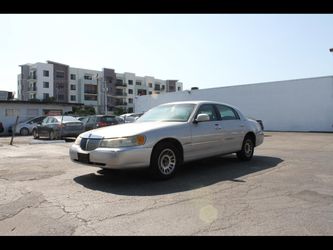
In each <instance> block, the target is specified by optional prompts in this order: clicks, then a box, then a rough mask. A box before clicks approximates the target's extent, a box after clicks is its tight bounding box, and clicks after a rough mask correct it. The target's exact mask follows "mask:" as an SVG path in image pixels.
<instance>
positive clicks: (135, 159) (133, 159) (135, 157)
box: [69, 101, 264, 179]
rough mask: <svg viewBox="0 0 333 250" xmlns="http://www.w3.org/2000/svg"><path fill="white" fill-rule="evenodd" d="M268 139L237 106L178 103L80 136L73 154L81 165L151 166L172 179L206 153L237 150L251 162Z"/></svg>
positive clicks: (164, 177) (164, 105)
mask: <svg viewBox="0 0 333 250" xmlns="http://www.w3.org/2000/svg"><path fill="white" fill-rule="evenodd" d="M263 140H264V133H263V131H262V129H261V127H260V125H259V124H258V123H257V122H256V121H254V120H250V119H248V118H246V117H245V116H244V115H243V114H242V113H241V112H240V111H239V110H238V109H237V108H235V107H232V106H230V105H227V104H222V103H217V102H208V101H188V102H175V103H167V104H163V105H159V106H157V107H155V108H152V109H151V110H149V111H148V112H146V113H145V114H144V115H142V116H141V117H140V118H139V119H138V120H137V121H136V122H134V123H127V124H121V125H118V126H110V127H105V128H100V129H95V130H92V131H88V132H85V133H82V134H80V135H79V136H78V137H77V139H76V141H75V143H74V144H73V145H72V146H71V148H70V151H69V155H70V158H71V160H72V161H74V162H76V163H83V164H89V165H91V166H97V167H101V168H106V169H125V168H140V167H147V168H148V170H149V172H150V173H151V174H152V175H153V176H154V177H157V178H160V179H167V178H170V177H172V176H174V174H175V173H176V170H177V169H178V167H179V166H180V165H181V164H182V163H184V162H189V161H193V160H198V159H202V158H206V157H211V156H216V155H222V154H230V153H236V154H237V157H238V158H239V159H240V160H245V161H248V160H250V159H251V158H252V156H253V152H254V148H255V147H256V146H258V145H260V144H262V143H263Z"/></svg>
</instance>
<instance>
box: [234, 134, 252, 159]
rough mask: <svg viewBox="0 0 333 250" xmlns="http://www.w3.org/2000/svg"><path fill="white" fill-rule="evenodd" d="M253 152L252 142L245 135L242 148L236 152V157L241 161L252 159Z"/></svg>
mask: <svg viewBox="0 0 333 250" xmlns="http://www.w3.org/2000/svg"><path fill="white" fill-rule="evenodd" d="M253 153H254V142H253V140H252V139H251V138H250V137H248V136H247V137H245V139H244V141H243V146H242V150H241V151H239V152H237V157H238V159H240V160H242V161H249V160H251V159H252V156H253Z"/></svg>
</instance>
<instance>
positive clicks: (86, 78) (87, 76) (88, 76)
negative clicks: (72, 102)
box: [84, 75, 92, 80]
mask: <svg viewBox="0 0 333 250" xmlns="http://www.w3.org/2000/svg"><path fill="white" fill-rule="evenodd" d="M84 80H92V75H84Z"/></svg>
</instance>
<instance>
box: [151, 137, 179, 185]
mask: <svg viewBox="0 0 333 250" xmlns="http://www.w3.org/2000/svg"><path fill="white" fill-rule="evenodd" d="M180 159H181V155H180V150H179V149H178V148H177V147H176V146H175V145H174V144H172V143H170V142H162V143H159V144H158V145H157V146H156V147H155V148H154V150H153V153H152V156H151V160H150V166H149V172H150V174H151V175H152V177H154V178H156V179H160V180H165V179H169V178H171V177H173V176H174V175H175V173H176V170H177V167H178V166H179V165H180V162H181V160H180Z"/></svg>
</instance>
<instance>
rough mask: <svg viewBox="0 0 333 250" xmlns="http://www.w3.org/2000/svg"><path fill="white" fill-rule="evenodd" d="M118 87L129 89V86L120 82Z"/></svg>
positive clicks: (117, 84)
mask: <svg viewBox="0 0 333 250" xmlns="http://www.w3.org/2000/svg"><path fill="white" fill-rule="evenodd" d="M116 87H117V88H126V87H127V84H126V83H119V82H117V83H116Z"/></svg>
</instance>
